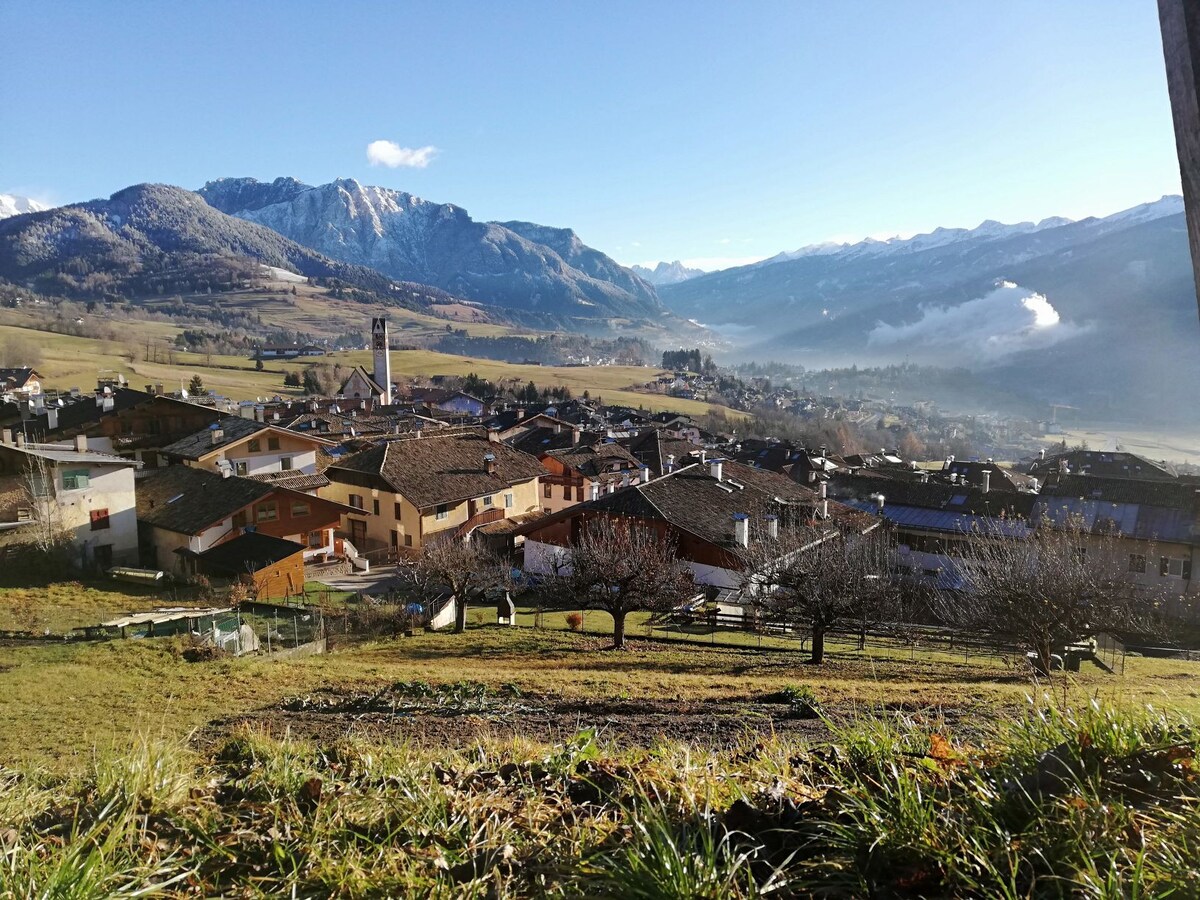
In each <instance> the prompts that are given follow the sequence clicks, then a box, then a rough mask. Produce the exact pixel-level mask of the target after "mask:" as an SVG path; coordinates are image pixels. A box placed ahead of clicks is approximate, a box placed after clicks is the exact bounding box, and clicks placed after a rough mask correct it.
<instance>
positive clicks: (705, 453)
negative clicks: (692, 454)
mask: <svg viewBox="0 0 1200 900" xmlns="http://www.w3.org/2000/svg"><path fill="white" fill-rule="evenodd" d="M707 460H708V451H707V450H705V449H704V448H703V447H701V448H700V464H701V465H703V464H704V463H705V462H706V461H707Z"/></svg>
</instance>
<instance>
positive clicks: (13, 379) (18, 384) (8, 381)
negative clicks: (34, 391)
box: [0, 367, 38, 391]
mask: <svg viewBox="0 0 1200 900" xmlns="http://www.w3.org/2000/svg"><path fill="white" fill-rule="evenodd" d="M36 377H38V373H37V372H36V371H34V370H33V369H30V368H21V367H17V368H8V369H4V368H0V390H13V391H15V390H17V389H18V388H22V387H24V386H25V385H26V384H27V383H28V382H29V381H30V380H31V379H33V378H36Z"/></svg>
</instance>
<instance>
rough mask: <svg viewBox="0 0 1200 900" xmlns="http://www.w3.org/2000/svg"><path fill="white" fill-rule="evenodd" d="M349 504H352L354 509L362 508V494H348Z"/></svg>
mask: <svg viewBox="0 0 1200 900" xmlns="http://www.w3.org/2000/svg"><path fill="white" fill-rule="evenodd" d="M350 505H351V506H353V507H354V508H355V509H362V508H363V498H362V494H351V495H350Z"/></svg>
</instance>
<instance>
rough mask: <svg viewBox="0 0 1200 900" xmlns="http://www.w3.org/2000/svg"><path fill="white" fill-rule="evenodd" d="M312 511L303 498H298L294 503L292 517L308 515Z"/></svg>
mask: <svg viewBox="0 0 1200 900" xmlns="http://www.w3.org/2000/svg"><path fill="white" fill-rule="evenodd" d="M310 511H311V508H310V507H309V505H308V504H307V503H306V502H304V501H303V500H297V501H295V502H294V503H292V518H294V519H298V518H300V517H301V516H307V515H308V514H309V512H310Z"/></svg>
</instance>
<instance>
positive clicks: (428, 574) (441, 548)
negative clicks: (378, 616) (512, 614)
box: [404, 538, 511, 634]
mask: <svg viewBox="0 0 1200 900" xmlns="http://www.w3.org/2000/svg"><path fill="white" fill-rule="evenodd" d="M404 576H405V577H406V579H407V581H408V582H409V584H410V585H411V586H412V587H413V588H414V590H415V591H416V593H417V594H418V595H419V596H421V597H422V598H423V599H425V600H426V601H432V600H434V599H436V598H437V597H438V596H441V595H442V594H444V593H445V592H446V591H449V592H450V593H451V594H453V595H454V600H455V604H456V605H455V611H454V632H455V634H461V633H462V632H464V631H466V629H467V606H468V604H470V603H476V602H478V601H479V600H480V599H481V598H482V597H483V596H484V595H485V594H486V593H487V592H488V591H490V590H492V589H493V588H506V587H508V584H509V580H510V576H511V569H510V568H509V566H508V565H507V564H506V563H505V562H504V561H503V560H501V559H500V557H498V556H496V555H495V554H494V553H492V552H491V551H489V550H487V549H486V548H484V547H483V546H482V545H480V544H477V543H475V542H474V541H462V540H458V539H454V538H445V539H442V540H434V541H427V542H426V543H425V544H424V546H423V547H422V548H421V555H420V556H419V557H417V558H416V559H415V560H413V561H412V562H411V563H410V564H409V565H408V566H407V567H406V568H405V569H404Z"/></svg>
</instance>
